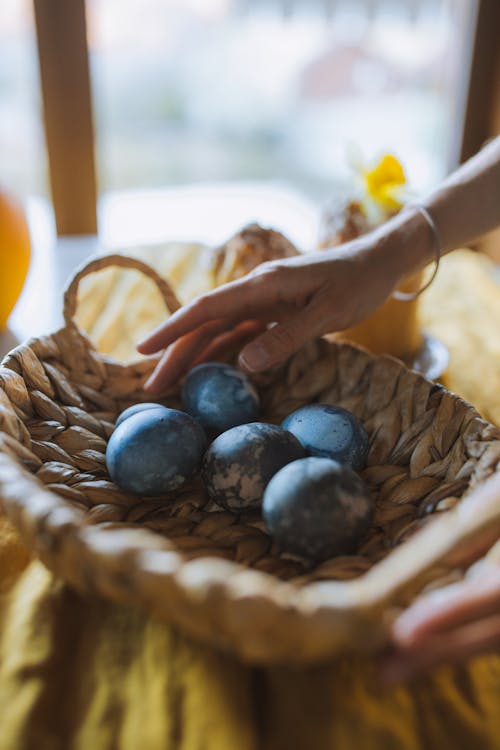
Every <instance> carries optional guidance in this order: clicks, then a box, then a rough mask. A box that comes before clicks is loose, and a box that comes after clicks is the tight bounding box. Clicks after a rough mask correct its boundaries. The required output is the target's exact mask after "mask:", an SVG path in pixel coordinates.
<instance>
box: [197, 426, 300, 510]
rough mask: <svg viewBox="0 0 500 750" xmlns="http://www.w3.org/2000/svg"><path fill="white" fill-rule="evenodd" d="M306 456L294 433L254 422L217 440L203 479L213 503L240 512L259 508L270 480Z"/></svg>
mask: <svg viewBox="0 0 500 750" xmlns="http://www.w3.org/2000/svg"><path fill="white" fill-rule="evenodd" d="M304 455H305V451H304V449H303V448H302V446H301V445H300V443H299V441H298V440H297V439H296V438H295V437H294V436H293V435H292V434H291V433H289V432H287V431H286V430H283V429H282V428H281V427H276V426H275V425H272V424H267V423H264V422H251V423H250V424H242V425H239V426H237V427H233V428H232V429H230V430H227V431H226V432H223V433H222V435H219V437H218V438H216V439H215V440H214V442H213V443H212V444H211V446H210V448H209V449H208V451H207V452H206V454H205V457H204V459H203V465H202V477H203V479H204V481H205V485H206V488H207V491H208V494H209V496H210V497H211V499H212V500H214V501H215V502H216V503H217V504H218V505H221V506H222V507H224V508H227V509H228V510H233V511H238V510H240V509H241V508H246V507H249V506H256V505H260V502H261V500H262V495H263V493H264V489H265V487H266V485H267V483H268V482H269V480H270V479H271V477H272V476H273V475H274V474H276V472H277V471H279V469H281V468H282V467H283V466H285V464H288V463H290V461H295V460H296V459H298V458H302V457H303V456H304Z"/></svg>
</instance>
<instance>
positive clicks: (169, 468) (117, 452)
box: [106, 407, 207, 497]
mask: <svg viewBox="0 0 500 750" xmlns="http://www.w3.org/2000/svg"><path fill="white" fill-rule="evenodd" d="M206 445H207V439H206V436H205V433H204V431H203V428H202V427H201V426H200V425H199V424H198V422H197V421H196V420H195V419H193V417H190V416H189V414H185V413H184V412H183V411H178V410H177V409H167V408H166V407H165V408H163V409H147V410H145V411H140V412H138V413H136V414H133V415H132V416H131V417H128V419H126V420H124V421H123V422H122V423H121V424H120V425H119V426H118V427H117V428H116V429H115V431H114V432H113V434H112V435H111V437H110V439H109V442H108V446H107V449H106V464H107V467H108V471H109V473H110V475H111V478H112V479H113V481H114V482H116V484H117V485H119V487H121V488H122V489H124V490H127V491H128V492H133V493H135V494H137V495H145V496H151V497H155V496H158V495H163V494H165V493H166V492H170V491H172V490H175V489H177V487H180V485H181V484H183V483H184V482H185V481H186V480H187V479H190V478H191V477H192V476H194V475H195V474H196V472H197V471H198V469H199V467H200V464H201V460H202V458H203V453H204V451H205V448H206Z"/></svg>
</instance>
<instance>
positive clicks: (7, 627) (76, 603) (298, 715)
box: [0, 232, 500, 750]
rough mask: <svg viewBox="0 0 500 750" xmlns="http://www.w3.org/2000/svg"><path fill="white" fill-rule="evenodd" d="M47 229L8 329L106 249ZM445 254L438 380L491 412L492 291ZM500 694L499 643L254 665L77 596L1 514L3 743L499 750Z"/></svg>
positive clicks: (191, 749)
mask: <svg viewBox="0 0 500 750" xmlns="http://www.w3.org/2000/svg"><path fill="white" fill-rule="evenodd" d="M40 236H41V235H40ZM46 238H48V239H46V244H45V250H44V249H43V247H42V248H41V249H40V248H39V249H37V250H36V254H35V260H34V264H33V275H32V279H31V280H30V284H31V285H32V286H31V287H29V288H28V289H31V290H32V291H28V290H27V291H26V293H25V298H24V300H22V301H21V303H20V305H19V308H18V309H17V310H16V313H15V315H14V316H13V318H12V329H13V333H14V334H17V335H18V336H19V337H20V338H21V337H22V338H24V337H25V336H26V335H37V334H39V333H43V332H46V331H47V330H52V329H53V328H54V327H57V325H58V324H59V323H60V322H61V319H60V313H59V310H60V301H57V298H56V301H54V302H53V301H52V298H53V296H54V294H55V291H54V290H59V289H60V288H61V286H62V283H63V280H64V279H65V277H66V276H67V274H68V273H69V272H70V271H71V270H72V268H73V267H74V266H75V264H78V263H79V262H81V260H82V259H84V258H85V257H86V256H87V255H88V254H89V253H93V252H95V251H96V250H97V251H100V250H102V249H106V247H107V246H108V245H107V243H103V242H101V243H99V242H98V241H97V240H96V238H83V239H79V240H60V241H58V242H57V243H55V242H54V238H52V241H50V232H49V233H48V234H47V235H46ZM156 239H158V238H156ZM39 242H41V240H40V239H37V243H39ZM454 256H455V257H450V258H447V259H446V262H445V263H444V264H443V272H442V275H441V279H440V281H439V282H438V283H436V287H435V289H434V290H433V295H434V296H432V295H430V296H429V297H428V298H427V299H428V302H426V306H425V309H424V317H425V322H426V325H427V326H428V327H429V329H430V330H433V331H434V332H436V331H440V334H441V336H442V338H443V340H445V341H446V344H447V346H448V347H449V348H450V354H451V368H450V372H449V375H448V377H449V385H450V387H453V388H454V389H456V390H458V389H460V388H462V389H464V388H465V389H467V388H469V389H470V390H471V393H472V394H473V395H477V396H478V397H479V396H480V395H481V394H480V391H481V392H483V391H485V393H484V394H483V396H484V398H483V401H484V404H485V408H486V409H489V410H490V411H491V413H498V414H499V416H500V388H493V389H492V390H491V391H489V390H487V389H486V390H485V389H484V387H483V384H484V381H485V380H487V379H488V378H489V379H490V380H491V378H495V377H498V376H499V374H500V373H499V367H500V365H499V362H500V358H499V357H498V353H499V352H500V331H499V330H498V325H497V321H498V319H499V315H500V313H499V314H497V312H498V311H500V307H499V306H500V292H499V291H498V288H497V287H496V285H495V283H494V282H493V281H491V278H490V277H491V268H489V267H488V266H485V265H484V262H483V261H482V260H481V259H479V258H476V257H475V256H473V254H471V253H463V254H454ZM37 269H39V274H40V275H38V270H37ZM48 290H50V294H49V291H48ZM32 293H33V294H34V295H35V294H37V295H39V296H38V297H37V300H38V301H36V302H35V301H34V300H33V299H32V297H31V294H32ZM445 295H446V300H445V299H444V296H445ZM457 310H458V312H457ZM42 311H43V312H42ZM480 333H481V334H482V335H483V337H482V338H481V336H479V334H480ZM3 343H4V345H5V344H6V343H7V342H6V341H5V340H4V342H3ZM464 369H466V370H467V377H465V378H464V377H463V370H464ZM471 373H473V374H474V373H476V375H475V376H474V377H472V380H471ZM499 692H500V655H492V656H489V657H482V658H480V659H477V660H475V661H474V662H473V664H472V665H470V666H467V667H458V668H453V669H452V668H442V669H440V670H437V671H436V672H435V673H433V674H432V675H429V676H427V677H425V678H423V679H421V680H420V681H419V682H418V683H415V684H414V685H412V686H410V687H397V688H393V689H390V690H385V691H384V690H381V689H380V686H379V684H378V681H377V677H376V668H375V665H374V664H373V663H372V662H371V661H369V660H367V659H362V658H344V659H339V660H337V661H335V662H334V663H332V664H325V665H321V666H317V667H314V668H310V669H301V670H291V669H287V668H274V669H254V668H250V667H248V666H246V665H244V664H242V663H241V662H239V661H238V660H237V659H235V658H233V657H232V656H231V655H228V654H222V653H220V652H218V651H215V650H214V649H212V648H209V647H206V646H202V645H200V644H197V643H194V642H192V641H191V640H190V639H188V638H186V637H185V636H184V635H183V634H181V633H179V632H178V631H176V630H175V629H173V628H170V627H168V626H166V625H164V624H162V623H159V622H156V621H154V620H153V619H151V618H149V617H147V616H145V615H144V614H143V613H142V612H141V611H139V610H138V609H135V608H133V607H127V606H122V605H117V604H114V603H112V602H108V601H103V600H101V599H97V598H92V597H84V596H81V595H80V594H78V593H76V592H75V591H73V590H72V589H71V588H70V587H68V586H67V585H65V584H64V583H63V582H62V581H61V580H59V579H58V578H56V577H55V576H54V575H52V574H51V573H50V572H49V571H48V570H46V569H45V568H44V566H43V565H42V564H41V563H39V562H37V561H36V560H33V559H32V558H31V556H30V554H29V551H28V550H26V549H25V548H24V547H23V545H22V544H21V543H20V541H19V539H18V537H17V535H16V533H15V531H14V530H13V529H12V527H11V526H10V525H9V523H8V522H7V521H6V519H4V518H2V517H1V516H0V723H1V726H2V731H1V733H0V750H13V749H15V748H20V749H21V748H22V750H31V748H33V749H35V748H36V750H39V749H41V750H45V748H47V749H48V750H59V749H60V750H67V749H68V748H76V749H77V750H80V749H81V750H87V749H88V748H89V747H92V748H93V749H94V750H108V748H109V749H111V748H115V747H120V748H122V749H123V750H136V749H137V748H138V747H141V748H143V750H156V748H162V750H174V749H175V750H177V749H178V748H180V749H181V750H205V749H206V750H212V749H213V750H226V748H227V750H234V749H235V748H238V750H267V749H269V750H280V749H281V748H283V749H285V748H286V750H295V749H297V750H302V748H304V750H306V748H307V750H310V749H314V750H323V748H325V749H326V748H332V750H333V748H335V750H344V748H345V750H352V748H353V747H359V748H376V749H378V748H381V750H382V748H383V750H392V749H394V750H417V749H418V750H424V748H425V750H427V749H430V750H432V748H438V747H454V748H458V749H459V750H461V749H462V748H463V750H466V749H467V750H468V749H469V748H471V747H485V748H486V747H491V748H495V747H500V712H499V711H498V695H499Z"/></svg>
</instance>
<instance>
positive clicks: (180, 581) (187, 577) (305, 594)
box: [0, 328, 500, 663]
mask: <svg viewBox="0 0 500 750" xmlns="http://www.w3.org/2000/svg"><path fill="white" fill-rule="evenodd" d="M64 330H66V328H62V329H60V330H59V331H56V332H55V333H53V334H50V335H49V337H41V338H43V339H47V338H52V337H57V336H58V335H59V334H60V333H61V332H62V331H64ZM39 340H40V339H37V338H34V339H31V340H29V341H28V342H26V343H24V344H21V345H19V346H18V347H16V348H15V349H14V350H12V352H11V353H10V355H7V358H6V359H5V360H4V362H3V363H2V364H1V365H0V391H3V384H2V383H1V375H2V373H3V372H4V371H5V370H9V371H10V372H11V371H12V370H11V368H9V367H8V359H9V356H13V355H15V354H16V353H19V352H20V353H22V352H23V350H24V349H26V348H29V349H30V348H31V347H32V346H33V345H34V344H36V342H37V341H39ZM325 343H327V345H328V347H335V348H337V349H340V348H348V349H353V350H357V351H359V352H362V353H363V354H364V355H365V356H368V357H370V358H371V359H377V360H391V361H392V362H393V363H394V362H395V363H396V364H397V366H398V368H399V369H400V371H406V372H412V371H409V370H408V368H407V367H406V366H405V365H404V364H403V363H402V362H400V361H399V360H397V359H396V358H394V357H390V356H388V355H379V356H375V355H372V354H369V353H368V352H366V350H363V349H362V348H361V347H357V346H353V345H352V344H350V343H347V342H343V341H329V342H325ZM89 344H90V342H87V345H89ZM90 345H91V344H90ZM91 346H92V349H94V350H95V348H94V347H93V345H91ZM96 354H97V356H98V357H99V358H100V359H101V360H102V361H103V362H109V363H110V364H112V365H113V367H117V368H120V369H121V368H125V369H126V368H127V367H128V366H129V365H127V364H123V363H120V362H116V361H115V360H112V359H111V358H108V357H105V356H103V355H100V354H99V353H98V352H96ZM153 359H154V358H153ZM144 362H145V365H144V366H145V367H146V366H149V367H151V359H149V358H148V360H144ZM412 375H413V377H415V378H417V379H423V380H426V381H427V382H431V381H428V380H427V379H426V378H424V377H423V376H422V375H420V374H419V373H416V372H412ZM432 386H433V387H435V388H437V389H441V390H442V391H443V392H445V393H450V394H451V396H452V397H453V399H457V400H458V401H459V402H461V404H462V405H463V407H464V408H466V409H468V410H472V411H473V413H474V419H475V420H477V422H478V425H480V426H481V428H482V429H483V430H484V429H489V428H491V425H489V423H488V422H486V420H483V419H482V418H481V417H480V416H479V414H478V412H477V410H476V409H475V408H474V407H473V406H471V405H470V404H468V403H467V402H466V401H465V400H464V399H462V398H461V397H460V396H457V395H456V394H453V393H451V392H450V391H448V390H447V389H446V388H444V387H443V386H441V385H437V384H434V383H432ZM499 440H500V431H499ZM466 494H467V493H466ZM0 505H1V506H3V508H4V511H5V512H6V514H7V516H8V517H9V519H10V520H11V521H12V522H13V524H14V526H15V527H16V529H17V530H18V531H19V532H20V534H21V537H22V538H23V539H24V541H25V542H27V543H28V545H29V546H30V547H32V548H33V549H34V550H35V551H36V552H37V554H38V555H39V557H40V559H41V560H42V561H43V562H44V563H45V564H46V565H47V566H48V567H49V568H50V569H52V570H53V571H54V572H55V573H57V574H59V575H61V576H62V577H63V578H64V579H65V580H67V581H69V582H70V583H72V584H73V585H75V586H76V587H77V588H78V589H80V590H82V591H89V590H90V591H95V593H98V594H101V595H105V596H107V597H109V598H112V599H115V600H117V601H122V602H130V603H137V602H138V601H139V602H140V603H142V604H143V605H144V606H146V608H147V609H149V611H152V612H153V613H155V612H156V613H158V614H159V616H160V617H162V618H163V619H173V620H174V622H176V623H177V624H180V625H181V626H182V627H183V628H184V629H185V630H187V631H188V632H189V633H191V635H194V636H195V637H199V638H201V639H202V640H206V639H207V633H206V632H205V628H204V627H203V617H202V616H201V615H203V616H204V617H209V618H210V621H211V622H210V624H211V625H213V620H214V618H215V619H216V620H217V615H216V614H214V613H216V612H219V613H221V612H223V613H224V614H223V616H224V617H226V618H227V616H228V613H229V612H230V611H231V609H237V608H240V609H241V610H242V611H244V612H246V615H245V617H246V618H247V619H248V621H249V622H250V621H252V617H253V614H252V613H256V614H258V615H259V617H260V618H261V619H262V618H263V621H264V623H263V626H262V632H261V633H260V635H259V637H257V638H256V639H255V642H254V643H252V644H251V645H249V646H248V648H247V647H246V646H245V645H244V644H243V645H242V644H241V640H240V639H241V632H242V627H241V624H242V623H241V619H240V618H238V617H236V618H235V617H232V618H231V617H229V620H230V621H231V622H233V625H232V626H231V627H230V628H229V630H228V632H226V633H224V634H223V636H221V638H220V643H219V644H218V645H221V646H222V647H224V648H228V647H229V648H230V649H231V650H236V651H237V652H239V653H240V655H242V656H243V658H248V659H249V660H250V661H252V662H257V663H271V662H281V661H283V660H285V661H289V660H290V649H289V648H288V647H287V648H286V649H285V651H286V653H282V651H280V649H279V647H276V644H275V645H274V647H273V649H272V650H270V649H269V648H268V646H267V645H266V642H267V637H268V633H269V628H270V627H271V625H270V623H272V628H271V629H272V630H275V629H276V627H278V626H279V629H282V628H287V627H290V625H291V624H292V625H293V629H294V632H295V646H296V648H297V650H296V653H295V654H294V656H295V659H296V660H297V661H298V662H303V661H309V662H310V661H317V660H319V659H323V658H325V655H327V654H328V647H327V646H328V634H327V631H328V629H329V628H333V629H334V631H335V632H336V638H337V640H338V638H339V637H340V639H341V640H342V638H344V640H346V642H347V640H348V633H347V630H349V629H351V628H352V627H353V624H354V625H355V624H356V623H357V626H358V627H361V623H365V625H366V623H369V624H370V627H371V628H372V629H373V633H372V639H367V642H366V644H365V646H366V648H373V647H375V646H376V647H378V646H380V645H381V644H383V643H385V642H386V640H387V637H388V631H387V623H383V622H381V620H380V613H381V611H382V609H383V608H384V607H385V606H386V605H387V604H390V603H392V602H394V601H395V599H396V598H397V596H398V595H399V594H400V593H401V592H403V591H405V590H406V589H408V587H411V586H412V584H413V583H414V581H415V580H416V579H417V578H418V577H419V576H422V575H423V574H425V573H426V572H427V571H429V570H431V569H432V567H433V566H434V565H436V564H437V563H440V562H442V561H443V559H444V558H446V557H449V556H450V555H452V554H453V553H455V552H456V551H457V549H458V547H459V546H460V544H462V543H463V541H464V539H466V538H469V537H470V536H471V535H472V534H476V533H479V532H481V531H484V530H485V529H486V528H488V527H490V525H491V523H497V522H499V523H500V511H496V512H495V513H492V512H489V513H487V514H486V515H484V516H478V515H477V514H475V513H473V512H468V511H464V508H466V507H467V502H466V501H463V502H462V503H460V505H459V507H458V508H457V509H454V510H450V511H448V512H447V513H445V514H443V515H442V516H441V517H440V518H433V519H432V520H431V521H430V522H429V524H428V525H427V526H426V527H425V528H423V529H420V530H418V531H417V532H416V533H415V534H414V535H413V536H412V537H411V538H410V539H409V540H407V541H405V542H404V543H403V544H401V545H400V546H399V547H397V548H395V549H393V550H392V551H390V552H389V553H388V555H387V556H386V557H385V558H383V559H382V560H380V561H378V562H375V563H374V565H373V567H371V568H370V569H369V570H368V571H366V572H365V573H362V574H361V575H360V576H359V577H358V578H355V579H354V580H349V581H332V580H329V581H320V582H310V583H306V584H305V585H303V586H301V587H300V588H299V587H298V586H297V585H296V584H294V583H293V581H292V582H285V581H282V580H280V579H278V578H276V577H275V576H273V575H272V574H270V573H266V572H263V571H258V570H254V569H251V568H248V567H246V566H245V565H242V564H240V563H237V562H234V561H232V560H226V559H221V558H214V557H210V556H204V557H199V558H197V559H194V560H188V561H185V560H183V557H182V553H181V552H179V551H176V550H175V540H174V541H173V542H170V541H169V540H168V538H165V537H161V536H159V535H158V534H156V533H155V532H153V531H151V530H148V529H145V528H140V527H137V528H132V529H131V528H128V527H127V526H125V525H124V524H116V525H114V524H113V523H107V524H102V525H91V524H89V523H88V522H86V521H85V514H84V512H83V511H80V510H79V509H78V508H76V507H69V506H68V503H67V502H66V501H64V499H63V498H62V497H61V496H59V495H58V494H57V493H55V492H53V491H52V490H51V489H49V488H46V487H45V486H44V485H43V484H42V482H41V481H40V480H38V479H37V478H36V476H35V475H33V474H31V473H30V472H29V471H28V470H27V469H26V468H25V467H24V466H22V464H21V461H20V460H19V458H18V457H16V455H15V454H14V453H13V450H12V446H11V445H9V443H8V441H7V440H6V433H3V432H2V433H0ZM62 532H64V541H63V542H61V538H62ZM422 552H425V554H421V553H422ZM75 556H77V558H78V561H79V564H78V565H75V564H70V565H68V561H69V560H72V561H73V562H74V561H75ZM97 560H98V561H99V563H100V565H101V566H102V568H101V569H100V571H99V572H100V576H96V577H95V580H92V578H93V577H92V570H93V569H94V568H95V565H96V561H97ZM124 570H126V571H128V573H127V575H125V574H124V572H123V571H124ZM77 571H78V572H77ZM127 579H130V580H131V581H133V582H134V585H135V588H133V594H132V595H130V591H129V586H128V583H127ZM163 587H164V588H165V590H166V591H167V592H168V597H166V599H168V601H169V604H168V605H167V604H166V603H165V600H164V601H163V602H161V601H158V599H157V592H158V590H159V588H163ZM172 603H173V604H174V605H175V607H176V608H177V609H176V612H175V613H174V615H173V618H172V612H171V608H172ZM235 605H238V607H235ZM192 610H194V611H196V612H198V613H199V615H200V616H199V617H198V618H193V617H192V616H191V614H189V613H190V612H191V611H192ZM235 623H236V624H235ZM212 630H213V628H212V629H211V632H210V640H211V642H214V635H213V632H212ZM315 630H316V631H317V633H318V634H320V635H321V637H320V638H319V639H318V642H317V643H307V642H306V641H307V638H306V635H307V634H308V633H311V632H314V631H315Z"/></svg>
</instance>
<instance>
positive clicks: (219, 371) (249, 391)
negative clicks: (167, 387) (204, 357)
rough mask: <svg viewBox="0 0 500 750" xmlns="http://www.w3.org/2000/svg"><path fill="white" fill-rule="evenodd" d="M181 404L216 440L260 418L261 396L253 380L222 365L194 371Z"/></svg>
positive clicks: (185, 388)
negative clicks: (234, 428)
mask: <svg viewBox="0 0 500 750" xmlns="http://www.w3.org/2000/svg"><path fill="white" fill-rule="evenodd" d="M182 401H183V404H184V408H185V409H186V411H187V412H188V413H189V414H191V415H192V416H193V417H195V418H196V419H197V420H198V421H199V422H200V424H201V425H202V427H203V428H204V429H205V430H206V431H207V433H209V434H210V435H214V436H215V435H219V434H220V433H221V432H224V431H225V430H229V429H230V428H231V427H235V426H236V425H239V424H244V423H245V422H254V421H255V420H256V419H257V417H258V416H259V396H258V395H257V391H256V390H255V388H254V386H253V385H252V382H251V381H250V379H249V378H248V377H247V376H246V375H245V374H244V373H243V372H241V371H240V370H237V369H236V368H234V367H231V366H230V365H225V364H223V363H221V362H205V363H203V364H201V365H198V366H197V367H193V369H192V370H190V371H189V372H188V374H187V375H186V378H185V380H184V385H183V388H182Z"/></svg>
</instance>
